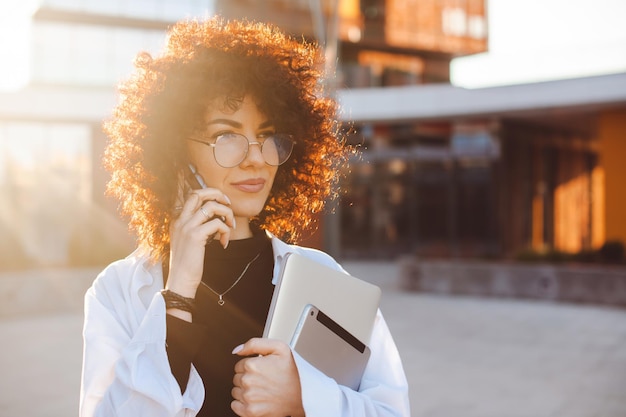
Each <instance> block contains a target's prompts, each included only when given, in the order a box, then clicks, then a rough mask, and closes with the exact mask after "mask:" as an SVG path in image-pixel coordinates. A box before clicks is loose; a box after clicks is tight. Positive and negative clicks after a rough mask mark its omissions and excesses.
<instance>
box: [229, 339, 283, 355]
mask: <svg viewBox="0 0 626 417" xmlns="http://www.w3.org/2000/svg"><path fill="white" fill-rule="evenodd" d="M285 350H289V346H287V344H285V343H283V342H281V341H279V340H273V339H264V338H260V337H253V338H252V339H250V340H248V341H247V342H246V343H244V344H243V345H239V346H237V347H236V348H234V349H233V355H238V356H253V355H261V356H267V355H272V354H276V353H281V352H283V351H285Z"/></svg>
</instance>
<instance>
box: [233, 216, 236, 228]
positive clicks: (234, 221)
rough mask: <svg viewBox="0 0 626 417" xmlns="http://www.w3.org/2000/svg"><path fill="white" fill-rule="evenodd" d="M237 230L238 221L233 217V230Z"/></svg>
mask: <svg viewBox="0 0 626 417" xmlns="http://www.w3.org/2000/svg"><path fill="white" fill-rule="evenodd" d="M236 228H237V220H235V218H234V217H233V229H236Z"/></svg>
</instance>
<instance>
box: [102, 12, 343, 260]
mask: <svg viewBox="0 0 626 417" xmlns="http://www.w3.org/2000/svg"><path fill="white" fill-rule="evenodd" d="M135 67H136V70H135V72H134V73H133V75H132V76H131V77H130V78H129V79H128V80H126V81H125V82H123V83H121V84H120V87H119V93H120V100H119V103H118V105H117V106H116V108H115V109H114V112H113V115H112V117H111V118H110V119H109V120H107V121H105V123H104V130H105V132H106V133H107V135H108V136H109V143H108V146H107V148H106V150H105V155H104V160H103V162H104V166H105V168H106V169H107V170H108V171H110V173H111V180H110V181H109V183H108V186H107V192H108V193H109V194H111V195H113V196H115V197H117V198H118V199H119V201H120V212H121V214H122V215H124V216H126V217H128V219H129V227H130V228H131V229H132V230H134V231H135V233H136V234H137V238H138V239H139V242H140V243H141V244H143V245H146V246H147V248H149V250H150V253H151V255H152V256H153V257H154V258H161V259H164V258H166V257H167V256H168V251H169V223H170V222H171V220H172V208H173V206H174V204H175V200H176V197H177V194H178V187H179V183H178V178H179V173H180V172H181V169H182V167H184V166H185V165H186V163H187V161H188V155H187V150H186V149H187V148H186V146H185V144H184V142H185V138H188V137H189V136H190V135H191V134H192V133H193V132H194V131H195V130H197V129H200V128H201V127H202V126H201V125H202V122H203V120H204V119H203V118H204V114H205V113H206V111H207V108H208V106H209V104H210V103H214V102H215V100H221V101H222V103H223V105H224V106H226V107H231V108H236V107H237V106H238V105H239V103H241V101H242V99H243V97H244V96H246V95H250V96H252V97H253V98H254V100H255V102H256V103H257V105H258V107H259V109H260V111H261V112H263V113H264V114H265V115H266V116H267V117H268V118H269V119H270V120H271V121H272V122H273V123H274V125H275V126H276V128H277V130H279V131H284V132H289V133H290V134H292V135H293V136H294V137H295V139H296V145H295V147H294V150H293V153H292V155H291V157H290V159H289V160H288V161H287V162H286V163H285V164H284V165H281V166H280V167H279V170H278V173H277V175H276V178H275V181H274V184H273V187H272V191H271V193H270V195H269V198H268V200H267V202H266V205H265V208H264V209H263V211H262V212H261V213H260V214H259V216H258V217H257V218H255V219H252V223H253V224H254V225H256V226H258V227H260V228H263V229H266V230H268V231H270V232H271V233H273V234H274V235H276V236H278V237H280V238H282V239H284V240H286V241H288V242H292V243H293V242H296V241H297V239H298V238H299V237H300V235H301V233H302V232H303V231H304V230H307V228H309V227H310V226H311V224H312V221H313V219H314V217H315V213H318V212H320V211H321V210H322V209H323V207H324V205H325V202H326V201H328V200H329V199H330V198H335V197H336V194H337V191H336V187H335V186H336V185H337V180H338V175H337V174H338V172H339V168H340V166H342V165H343V164H344V163H345V162H346V161H347V154H346V149H347V148H345V147H344V141H343V139H342V137H341V135H340V129H339V124H338V123H337V121H336V119H335V117H336V111H337V104H336V102H335V101H334V100H332V99H330V98H328V97H326V96H325V95H324V91H323V85H322V84H321V82H320V79H321V77H322V70H323V57H322V54H321V51H320V50H319V48H318V47H317V46H316V45H314V44H311V43H307V42H305V41H302V42H300V41H297V40H295V39H293V38H291V37H289V36H287V35H285V34H283V33H282V32H281V31H280V30H279V29H277V28H276V27H274V26H272V25H268V24H261V23H254V22H248V21H225V20H223V19H220V18H213V19H209V20H206V21H196V20H192V21H183V22H179V23H177V24H176V25H174V26H173V27H172V28H171V30H170V31H169V34H168V40H167V44H166V47H165V50H164V52H163V53H162V54H161V55H160V56H157V57H152V56H151V55H149V54H148V53H145V52H144V53H141V54H139V55H138V56H137V59H136V60H135Z"/></svg>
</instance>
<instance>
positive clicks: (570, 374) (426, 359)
mask: <svg viewBox="0 0 626 417" xmlns="http://www.w3.org/2000/svg"><path fill="white" fill-rule="evenodd" d="M344 266H345V267H346V268H347V269H348V270H349V271H351V272H352V273H353V274H354V275H356V276H360V277H362V278H364V279H368V280H371V281H373V282H375V283H377V284H379V285H380V286H381V287H383V289H384V293H383V301H382V309H383V313H384V314H385V316H386V319H387V321H388V323H389V326H390V327H391V330H392V332H393V334H394V337H395V339H396V343H397V345H398V348H399V349H400V353H401V355H402V358H403V361H404V366H405V370H406V373H407V376H408V379H409V384H410V389H411V406H412V415H413V416H414V417H418V416H419V417H453V416H454V417H496V416H498V417H503V416H504V417H544V416H545V417H547V416H559V417H564V416H565V417H595V416H602V417H624V416H626V310H619V309H610V308H601V307H590V306H577V305H565V304H551V303H543V302H528V301H514V300H494V299H473V298H460V297H455V298H448V297H441V296H431V295H424V294H414V293H403V292H400V291H398V290H397V288H396V285H395V284H396V282H397V275H396V269H395V267H394V266H393V265H392V264H384V263H345V264H344ZM1 278H2V277H0V279H1ZM81 321H82V317H81V314H80V312H77V311H74V312H66V313H63V312H55V313H49V314H48V315H47V316H43V315H35V316H33V315H31V316H24V315H19V316H16V315H12V316H4V318H2V317H0V346H2V355H0V370H1V371H0V416H43V417H46V416H49V417H61V416H63V417H65V416H72V415H76V414H77V401H78V389H79V382H80V381H79V378H80V376H79V373H80V363H81V338H80V331H81Z"/></svg>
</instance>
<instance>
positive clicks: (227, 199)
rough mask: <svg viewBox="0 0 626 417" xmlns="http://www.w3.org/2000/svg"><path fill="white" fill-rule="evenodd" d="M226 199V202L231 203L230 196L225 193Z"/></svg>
mask: <svg viewBox="0 0 626 417" xmlns="http://www.w3.org/2000/svg"><path fill="white" fill-rule="evenodd" d="M224 200H226V202H227V203H228V204H229V205H230V204H231V202H230V198H228V196H227V195H226V194H224Z"/></svg>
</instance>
